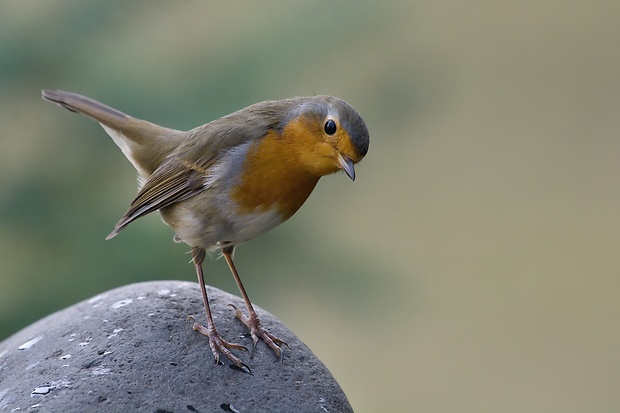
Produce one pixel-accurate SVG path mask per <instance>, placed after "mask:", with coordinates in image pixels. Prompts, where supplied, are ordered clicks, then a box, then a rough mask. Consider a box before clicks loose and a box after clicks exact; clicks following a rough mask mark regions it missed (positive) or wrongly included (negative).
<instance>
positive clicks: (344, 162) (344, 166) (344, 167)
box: [338, 154, 355, 181]
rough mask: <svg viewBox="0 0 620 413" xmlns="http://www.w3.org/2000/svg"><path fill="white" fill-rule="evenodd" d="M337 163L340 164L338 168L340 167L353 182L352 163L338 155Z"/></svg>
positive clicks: (353, 170) (353, 171) (353, 169)
mask: <svg viewBox="0 0 620 413" xmlns="http://www.w3.org/2000/svg"><path fill="white" fill-rule="evenodd" d="M338 161H339V162H340V166H342V170H343V171H344V173H345V174H347V176H348V177H349V178H351V180H352V181H355V168H354V167H353V161H352V160H350V159H349V158H347V157H346V156H344V155H340V154H338Z"/></svg>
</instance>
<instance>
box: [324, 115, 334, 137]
mask: <svg viewBox="0 0 620 413" xmlns="http://www.w3.org/2000/svg"><path fill="white" fill-rule="evenodd" d="M324 129H325V133H326V134H328V135H333V134H334V133H336V122H334V120H333V119H328V120H327V122H325V128H324Z"/></svg>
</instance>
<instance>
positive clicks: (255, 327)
mask: <svg viewBox="0 0 620 413" xmlns="http://www.w3.org/2000/svg"><path fill="white" fill-rule="evenodd" d="M233 250H234V247H225V248H222V255H224V259H226V262H227V263H228V267H230V271H231V272H232V274H233V277H235V282H236V283H237V287H239V291H241V295H242V296H243V300H244V301H245V306H246V308H247V310H248V313H249V316H246V315H245V314H243V312H241V310H240V309H238V308H237V307H235V306H234V305H232V304H230V306H231V307H233V308H234V309H235V316H236V317H237V318H238V319H239V320H241V322H242V323H243V324H245V325H246V326H247V327H248V328H249V329H250V335H251V336H252V341H254V347H256V344H257V343H258V339H259V338H260V339H262V340H263V341H264V342H265V343H266V344H267V345H268V346H269V347H270V348H271V349H272V350H273V351H274V352H275V353H276V355H277V356H278V357H279V358H280V360H282V348H281V347H280V346H281V345H282V344H284V345H285V346H287V347H288V344H286V343H285V342H284V341H282V340H280V339H279V338H278V337H276V336H274V335H273V334H271V333H270V332H269V330H267V329H266V328H264V327H263V326H262V324H261V322H260V320H259V318H258V314H256V311H254V307H253V306H252V303H251V302H250V298H249V297H248V294H247V293H246V292H245V288H244V287H243V283H242V282H241V278H239V273H238V272H237V269H236V268H235V263H234V262H233V260H232V253H233Z"/></svg>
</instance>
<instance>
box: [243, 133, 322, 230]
mask: <svg viewBox="0 0 620 413" xmlns="http://www.w3.org/2000/svg"><path fill="white" fill-rule="evenodd" d="M289 126H292V125H289ZM287 129H289V131H290V128H288V127H287ZM303 135H304V134H303V133H301V134H295V133H287V134H286V135H285V136H282V135H280V134H279V133H277V132H275V131H270V132H269V133H268V134H267V135H266V136H265V137H264V138H262V139H261V140H260V141H258V142H257V143H256V145H254V147H252V148H250V149H249V151H248V153H247V157H246V160H245V163H244V166H243V173H242V176H241V182H240V184H239V185H238V186H237V187H236V188H235V189H233V190H232V192H231V197H232V199H233V200H234V201H236V202H237V204H238V205H239V210H238V212H240V213H250V212H252V211H266V210H271V209H274V208H275V209H276V210H277V211H278V212H279V213H280V214H281V216H282V218H283V219H288V218H290V217H291V216H292V215H293V214H294V213H295V212H297V210H298V209H299V208H300V207H301V206H302V204H303V203H304V202H305V201H306V199H308V196H310V193H312V190H313V189H314V187H315V186H316V184H317V182H318V180H319V178H320V176H318V175H316V174H315V173H312V172H310V171H308V169H307V168H305V167H304V166H303V164H302V163H300V162H299V154H300V153H301V151H304V150H311V148H309V147H307V146H306V145H305V144H304V142H305V141H306V140H307V138H308V137H307V136H303Z"/></svg>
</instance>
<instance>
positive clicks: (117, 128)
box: [41, 90, 183, 179]
mask: <svg viewBox="0 0 620 413" xmlns="http://www.w3.org/2000/svg"><path fill="white" fill-rule="evenodd" d="M41 96H42V97H43V99H45V100H47V101H50V102H52V103H56V104H58V105H60V106H62V107H64V108H65V109H68V110H70V111H72V112H76V113H80V114H82V115H85V116H88V117H89V118H91V119H94V120H95V121H97V122H99V123H100V124H101V125H102V126H103V128H104V129H105V131H106V132H107V133H108V134H109V135H110V136H111V137H112V139H113V140H114V142H115V143H116V144H117V145H118V146H119V147H120V148H121V150H122V151H123V153H124V154H125V156H126V157H127V158H128V159H129V160H130V161H131V163H132V164H133V165H134V166H135V167H136V169H137V170H138V173H139V175H140V178H141V179H146V178H148V175H150V174H151V173H152V172H153V171H154V170H155V169H156V168H157V166H159V164H161V162H162V161H163V160H164V159H165V158H166V156H167V155H168V154H169V153H170V152H171V151H172V150H173V149H174V148H175V147H176V146H177V145H178V142H179V140H180V139H182V136H183V132H181V131H178V130H174V129H168V128H164V127H163V126H159V125H155V124H154V123H151V122H147V121H145V120H141V119H137V118H134V117H132V116H129V115H127V114H125V113H123V112H121V111H118V110H116V109H114V108H111V107H110V106H107V105H104V104H103V103H101V102H97V101H96V100H94V99H91V98H88V97H86V96H82V95H78V94H77V93H71V92H65V91H62V90H43V91H42V94H41ZM154 147H156V148H158V150H153V148H154Z"/></svg>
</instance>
